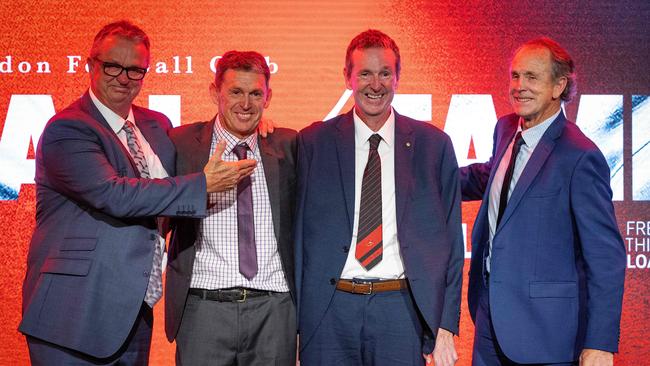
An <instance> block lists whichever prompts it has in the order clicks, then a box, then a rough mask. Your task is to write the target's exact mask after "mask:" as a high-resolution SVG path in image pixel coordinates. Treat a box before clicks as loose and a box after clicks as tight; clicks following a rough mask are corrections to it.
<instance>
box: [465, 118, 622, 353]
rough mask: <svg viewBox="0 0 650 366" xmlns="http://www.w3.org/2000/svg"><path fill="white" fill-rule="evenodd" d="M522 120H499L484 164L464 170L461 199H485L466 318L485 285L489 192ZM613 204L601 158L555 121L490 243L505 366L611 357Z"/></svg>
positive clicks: (494, 312) (615, 287)
mask: <svg viewBox="0 0 650 366" xmlns="http://www.w3.org/2000/svg"><path fill="white" fill-rule="evenodd" d="M518 120H519V117H518V116H516V115H514V114H511V115H508V116H505V117H503V118H501V119H499V121H498V122H497V125H496V128H495V132H494V148H493V154H492V155H493V157H492V159H490V161H489V162H487V163H481V164H473V165H470V166H467V167H463V168H461V184H462V192H463V199H464V200H475V199H481V198H482V199H483V203H482V204H481V208H480V209H479V212H478V215H477V218H476V222H475V223H474V230H473V232H472V262H471V267H470V276H469V290H468V291H469V294H468V300H469V310H470V314H471V315H472V319H475V316H476V308H477V303H478V297H479V294H480V292H481V291H482V290H483V286H484V282H483V271H484V268H483V258H484V253H485V251H486V250H487V249H486V248H487V245H488V240H489V223H488V201H489V187H490V186H491V184H492V179H493V178H494V174H495V171H496V170H497V167H498V165H499V161H500V160H501V157H502V156H503V154H504V153H505V151H506V150H507V147H508V144H509V143H510V142H511V141H512V139H513V137H514V135H515V132H516V130H517V123H518ZM611 200H612V193H611V189H610V186H609V168H608V166H607V162H606V161H605V158H604V157H603V155H602V154H601V152H600V150H598V148H597V147H596V146H595V145H594V143H593V142H591V141H590V140H589V139H588V138H587V137H586V136H585V135H584V134H583V133H582V132H581V131H580V129H579V128H578V126H576V125H575V124H574V123H572V122H569V121H567V120H566V118H565V117H564V115H563V114H562V113H560V115H559V116H558V117H557V118H556V119H555V121H553V123H552V124H551V125H550V126H549V127H548V129H547V130H546V132H545V134H544V135H543V136H542V138H541V140H540V141H539V144H538V145H537V147H536V148H535V151H534V152H533V154H532V156H531V157H530V160H529V161H528V163H527V164H526V167H525V169H524V170H523V172H522V174H521V177H520V178H519V181H518V182H517V185H516V186H515V188H514V190H513V192H512V194H511V196H510V199H509V201H508V205H507V207H506V210H505V213H504V215H503V218H502V219H501V223H500V225H499V227H497V229H496V232H495V235H494V238H493V241H492V256H491V267H490V269H491V272H490V276H489V291H490V296H489V297H490V308H491V316H492V321H493V324H494V331H495V333H496V337H497V339H498V342H499V345H500V346H501V348H502V349H503V352H504V353H505V355H506V356H507V357H508V358H510V359H512V360H513V361H515V362H519V363H559V362H569V361H573V360H577V359H578V357H579V355H580V352H581V350H582V349H583V348H595V349H601V350H605V351H611V352H616V351H617V348H618V338H619V323H620V317H621V303H622V297H623V281H624V278H625V248H624V244H623V241H622V239H621V236H620V234H619V231H618V227H617V224H616V217H615V215H614V207H613V205H612V201H611Z"/></svg>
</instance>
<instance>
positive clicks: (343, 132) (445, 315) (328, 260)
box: [295, 111, 464, 352]
mask: <svg viewBox="0 0 650 366" xmlns="http://www.w3.org/2000/svg"><path fill="white" fill-rule="evenodd" d="M352 113H353V112H352V111H350V112H348V113H347V114H345V115H341V116H338V117H335V118H333V119H332V120H330V121H327V122H324V123H323V122H316V123H314V124H313V125H311V126H310V127H307V128H305V129H304V130H302V131H301V132H300V134H299V136H298V201H297V208H298V211H297V215H296V234H295V237H296V288H297V294H298V299H297V300H298V318H299V329H300V342H301V348H304V346H305V345H307V344H308V343H309V341H310V339H311V337H312V335H313V334H314V331H315V330H316V329H317V327H318V326H319V324H320V322H321V319H322V318H323V315H324V314H325V311H326V310H327V308H328V306H329V304H330V301H331V299H332V296H333V294H334V291H335V285H336V282H337V280H338V279H339V277H340V275H341V272H342V270H343V266H344V265H345V261H346V259H347V257H348V250H349V246H350V242H351V240H352V229H353V225H354V195H355V191H354V190H355V188H354V169H355V167H354V160H355V153H354V151H355V142H354V123H353V115H352ZM357 194H358V193H357ZM395 195H396V206H397V207H396V208H397V236H398V238H399V243H400V253H401V255H402V259H403V262H404V267H405V272H406V277H407V278H408V281H409V283H410V286H411V290H412V293H413V297H414V299H415V303H416V305H417V307H418V309H419V311H420V312H421V313H422V316H423V318H424V321H425V322H426V325H427V326H428V327H429V329H431V330H432V331H433V335H434V336H435V334H436V332H437V330H438V328H439V327H442V328H445V329H448V330H450V331H452V332H454V333H458V322H459V318H460V295H461V294H460V292H461V282H462V268H463V261H464V260H463V237H462V229H461V215H460V190H459V180H458V168H457V162H456V157H455V155H454V150H453V147H452V144H451V141H450V139H449V137H448V136H447V135H445V134H444V133H443V132H442V131H440V130H438V129H437V128H435V127H434V126H432V125H430V124H427V123H424V122H419V121H415V120H413V119H410V118H408V117H404V116H400V115H399V114H397V113H396V120H395ZM432 347H433V342H432V341H429V342H426V344H425V351H429V352H430V351H431V350H432Z"/></svg>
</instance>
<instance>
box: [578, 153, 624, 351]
mask: <svg viewBox="0 0 650 366" xmlns="http://www.w3.org/2000/svg"><path fill="white" fill-rule="evenodd" d="M571 210H572V212H573V218H574V222H575V226H576V229H577V233H578V240H579V242H580V250H581V252H582V257H583V260H584V264H585V265H584V268H585V277H586V284H587V299H586V301H587V303H586V309H587V329H586V336H585V343H584V348H594V349H600V350H604V351H609V352H617V351H618V341H619V332H620V329H619V327H620V320H621V309H622V301H623V285H624V281H625V266H626V263H625V245H624V243H623V240H622V239H621V236H620V233H619V230H618V226H617V223H616V216H615V214H614V206H613V205H612V191H611V189H610V185H609V167H608V166H607V162H606V160H605V158H604V157H603V156H602V154H601V153H600V151H598V150H596V149H594V150H591V151H588V152H586V153H585V154H584V155H583V156H582V157H581V158H580V160H579V161H578V163H577V166H576V169H575V171H574V173H573V176H572V177H571Z"/></svg>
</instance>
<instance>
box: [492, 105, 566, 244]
mask: <svg viewBox="0 0 650 366" xmlns="http://www.w3.org/2000/svg"><path fill="white" fill-rule="evenodd" d="M565 125H566V119H565V118H564V114H562V113H560V115H559V116H558V117H557V118H556V119H555V121H553V123H552V124H551V125H550V126H549V127H548V129H547V130H546V132H545V133H544V135H543V136H542V138H541V139H540V140H539V143H538V144H537V146H536V147H535V150H534V151H533V154H532V155H531V156H530V159H529V160H528V162H527V163H526V166H525V167H524V170H523V172H521V176H520V177H519V180H518V181H517V185H515V188H514V190H513V191H512V194H511V195H510V199H509V200H508V205H507V206H506V210H505V211H504V213H503V217H502V218H501V223H500V225H499V227H497V230H496V232H495V235H496V234H497V233H498V232H499V231H500V228H501V227H503V226H504V225H505V224H506V223H507V222H508V219H509V218H510V216H512V213H513V212H514V210H515V209H516V208H517V205H518V204H519V202H521V199H522V198H523V196H524V193H526V191H527V190H528V188H529V187H530V184H531V183H532V182H533V180H534V179H535V177H536V176H537V175H538V174H539V172H540V170H541V168H542V166H543V165H544V162H546V159H547V158H548V156H549V155H550V154H551V152H552V151H553V148H554V147H555V144H556V141H555V140H556V139H557V138H558V137H560V135H561V134H562V131H563V130H564V126H565Z"/></svg>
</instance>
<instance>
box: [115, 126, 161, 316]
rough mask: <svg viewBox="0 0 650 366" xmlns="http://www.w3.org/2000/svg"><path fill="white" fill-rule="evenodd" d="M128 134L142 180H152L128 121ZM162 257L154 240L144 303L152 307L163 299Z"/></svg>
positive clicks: (133, 156)
mask: <svg viewBox="0 0 650 366" xmlns="http://www.w3.org/2000/svg"><path fill="white" fill-rule="evenodd" d="M122 129H123V130H124V132H125V133H126V144H127V145H128V146H129V152H130V153H131V157H132V158H133V161H135V166H136V167H137V168H138V171H140V177H141V178H151V175H150V174H149V167H148V166H147V160H146V159H145V156H144V152H143V151H142V145H140V141H139V140H138V137H137V136H136V134H135V126H134V125H133V122H131V121H129V120H126V121H125V122H124V127H122ZM162 257H163V250H162V248H161V247H160V243H159V242H158V240H154V249H153V263H152V264H151V274H150V275H149V284H148V285H147V293H146V294H145V295H144V302H146V303H147V305H149V306H150V307H153V306H154V305H155V304H156V302H158V300H160V298H161V297H162V293H163V289H162V268H161V267H162Z"/></svg>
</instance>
